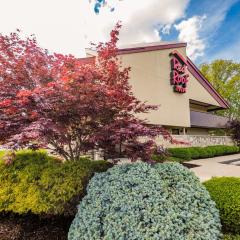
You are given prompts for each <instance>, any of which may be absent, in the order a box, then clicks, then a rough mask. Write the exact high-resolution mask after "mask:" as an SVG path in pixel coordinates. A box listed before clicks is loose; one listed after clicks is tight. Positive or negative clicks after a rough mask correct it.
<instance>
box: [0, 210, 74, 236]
mask: <svg viewBox="0 0 240 240" xmlns="http://www.w3.org/2000/svg"><path fill="white" fill-rule="evenodd" d="M72 220H73V217H65V216H58V217H56V216H55V217H47V218H40V217H39V216H37V215H32V214H25V215H23V216H21V215H16V214H1V215H0V239H1V240H67V233H68V230H69V227H70V224H71V222H72Z"/></svg>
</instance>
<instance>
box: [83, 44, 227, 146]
mask: <svg viewBox="0 0 240 240" xmlns="http://www.w3.org/2000/svg"><path fill="white" fill-rule="evenodd" d="M86 53H87V56H88V57H93V56H95V55H96V52H95V51H94V50H91V49H86ZM118 55H119V58H120V60H121V62H122V64H123V66H126V67H129V66H130V67H131V72H130V84H131V85H132V87H133V93H134V94H135V96H136V97H137V98H138V99H140V100H141V101H144V102H147V103H148V104H153V105H158V106H159V109H158V110H157V111H152V112H150V113H148V114H141V115H139V117H140V118H144V119H147V120H148V122H149V124H157V125H162V126H164V127H165V128H167V129H168V130H169V131H170V132H171V133H172V135H174V137H175V138H177V139H179V140H183V141H186V142H189V143H190V144H191V145H194V146H205V145H218V144H226V145H229V144H232V141H231V140H230V138H229V137H228V136H223V135H224V131H222V130H224V129H225V128H226V126H227V122H228V119H227V118H225V117H220V116H217V115H214V114H213V113H212V112H213V111H214V110H221V109H223V110H224V109H227V108H229V104H228V103H227V101H226V100H225V99H224V98H223V97H222V96H221V95H220V94H219V93H218V92H217V91H216V90H215V89H214V87H213V86H212V85H211V84H210V83H209V81H208V80H207V79H206V78H205V77H204V76H203V75H202V74H201V72H200V71H199V69H198V68H197V67H196V65H195V64H194V63H193V62H192V61H191V60H190V59H189V58H188V57H187V55H186V43H165V42H158V43H148V44H136V45H131V46H126V47H122V48H119V50H118ZM219 133H222V134H220V135H221V136H219ZM217 135H218V136H217ZM159 141H162V140H161V139H160V140H159ZM166 144H167V143H166Z"/></svg>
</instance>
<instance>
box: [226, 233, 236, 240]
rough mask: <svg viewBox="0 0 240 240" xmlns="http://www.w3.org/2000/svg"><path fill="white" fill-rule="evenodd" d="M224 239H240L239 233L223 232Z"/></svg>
mask: <svg viewBox="0 0 240 240" xmlns="http://www.w3.org/2000/svg"><path fill="white" fill-rule="evenodd" d="M223 239H224V240H240V235H232V234H225V235H224V238H223Z"/></svg>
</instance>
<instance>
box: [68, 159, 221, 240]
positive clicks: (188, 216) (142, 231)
mask: <svg viewBox="0 0 240 240" xmlns="http://www.w3.org/2000/svg"><path fill="white" fill-rule="evenodd" d="M220 229H221V224H220V219H219V212H218V210H217V209H216V205H215V203H214V202H213V201H212V200H211V198H210V195H209V193H208V192H207V191H206V189H205V187H204V186H203V185H202V184H201V183H200V182H199V179H198V178H197V177H196V176H195V175H194V174H193V173H192V172H191V171H189V170H188V169H187V168H185V167H183V166H182V165H180V164H178V163H161V164H155V165H151V164H147V163H137V164H124V165H118V166H115V167H113V168H111V169H109V170H108V171H107V172H104V173H100V174H96V175H95V176H94V177H93V178H92V179H91V180H90V182H89V185H88V188H87V195H86V196H85V197H84V198H83V200H82V201H81V203H80V205H79V208H78V213H77V215H76V217H75V219H74V221H73V223H72V225H71V227H70V230H69V234H68V240H79V239H91V240H99V239H127V240H136V239H149V240H150V239H152V240H154V239H156V240H157V239H173V240H178V239H179V240H180V239H183V240H193V239H194V240H197V239H199V240H200V239H208V240H219V239H220V238H221V232H220Z"/></svg>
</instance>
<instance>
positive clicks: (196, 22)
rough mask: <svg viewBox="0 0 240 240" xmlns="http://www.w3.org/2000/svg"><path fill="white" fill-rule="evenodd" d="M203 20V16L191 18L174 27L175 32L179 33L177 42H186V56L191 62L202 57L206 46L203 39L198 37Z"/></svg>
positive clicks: (204, 17)
mask: <svg viewBox="0 0 240 240" xmlns="http://www.w3.org/2000/svg"><path fill="white" fill-rule="evenodd" d="M205 19H206V16H205V15H204V16H193V17H191V18H189V19H187V20H183V21H181V22H180V23H179V24H175V25H174V26H175V28H176V30H178V31H179V35H178V39H179V41H183V42H187V44H188V46H187V54H188V56H189V57H190V58H192V59H193V60H195V59H196V58H197V57H200V56H203V55H204V50H205V48H206V45H205V42H204V39H201V37H200V31H201V29H202V26H203V21H204V20H205Z"/></svg>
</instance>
